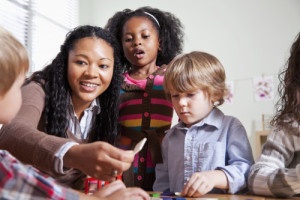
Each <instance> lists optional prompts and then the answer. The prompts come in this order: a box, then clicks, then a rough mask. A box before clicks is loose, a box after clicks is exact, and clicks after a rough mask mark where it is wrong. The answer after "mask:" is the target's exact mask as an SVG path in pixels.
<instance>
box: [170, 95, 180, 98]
mask: <svg viewBox="0 0 300 200" xmlns="http://www.w3.org/2000/svg"><path fill="white" fill-rule="evenodd" d="M177 97H179V95H178V94H173V95H171V98H177Z"/></svg>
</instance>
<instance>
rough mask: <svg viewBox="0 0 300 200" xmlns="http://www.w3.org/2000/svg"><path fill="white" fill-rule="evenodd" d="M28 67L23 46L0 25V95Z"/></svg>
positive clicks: (4, 92)
mask: <svg viewBox="0 0 300 200" xmlns="http://www.w3.org/2000/svg"><path fill="white" fill-rule="evenodd" d="M28 68H29V60H28V54H27V51H26V49H25V47H24V46H23V45H22V44H21V43H20V42H19V41H18V40H17V39H16V38H15V37H14V36H13V35H12V34H11V33H10V32H8V31H7V30H5V29H4V28H2V27H1V26H0V95H4V94H6V92H7V91H8V90H9V89H10V87H11V86H12V85H13V83H14V82H15V80H16V79H17V78H18V77H19V75H20V74H22V73H24V74H25V73H26V72H27V71H28Z"/></svg>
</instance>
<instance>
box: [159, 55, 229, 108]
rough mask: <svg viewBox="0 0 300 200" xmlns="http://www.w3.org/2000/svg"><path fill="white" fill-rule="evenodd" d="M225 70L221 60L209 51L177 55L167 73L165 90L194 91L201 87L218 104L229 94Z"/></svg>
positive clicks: (167, 91)
mask: <svg viewBox="0 0 300 200" xmlns="http://www.w3.org/2000/svg"><path fill="white" fill-rule="evenodd" d="M225 79H226V75H225V70H224V68H223V66H222V64H221V63H220V62H219V60H218V59H217V58H216V57H215V56H213V55H211V54H208V53H205V52H200V51H193V52H190V53H186V54H181V55H178V56H177V57H175V58H174V59H173V60H172V61H171V62H170V64H169V65H168V69H167V71H166V73H165V77H164V90H165V92H166V94H167V97H168V98H169V99H170V89H173V90H175V91H177V92H194V91H196V90H198V89H201V90H202V91H204V92H205V94H206V95H208V97H209V98H211V100H212V101H213V102H214V105H216V106H218V105H221V104H223V102H224V96H225V95H226V94H227V89H226V84H225Z"/></svg>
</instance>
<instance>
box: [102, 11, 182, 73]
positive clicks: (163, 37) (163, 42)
mask: <svg viewBox="0 0 300 200" xmlns="http://www.w3.org/2000/svg"><path fill="white" fill-rule="evenodd" d="M149 14H150V15H149ZM151 15H152V16H153V17H155V19H156V20H157V21H158V23H159V24H158V23H157V21H156V20H155V19H154V18H153V17H152V16H151ZM132 17H146V18H148V19H149V20H151V21H152V23H153V25H154V27H155V28H156V30H157V32H158V33H159V40H160V48H161V51H159V52H158V55H157V60H156V65H157V66H161V65H163V64H168V63H169V62H170V61H171V60H172V59H173V58H174V57H175V56H176V55H178V54H179V53H181V52H182V48H183V36H184V33H183V26H182V24H181V22H180V20H179V19H178V18H177V17H176V16H175V15H173V14H171V13H169V12H164V11H161V10H159V9H156V8H151V7H149V6H146V7H141V8H138V9H137V10H130V9H124V10H123V11H119V12H116V13H115V14H114V15H113V16H112V17H111V18H110V19H109V20H108V22H107V24H106V26H105V29H107V30H109V31H110V32H111V33H112V34H113V35H114V36H115V37H116V38H117V40H118V43H119V45H120V47H122V30H123V26H124V24H125V23H126V22H127V21H128V20H129V19H130V18H132ZM121 59H122V64H123V65H124V66H126V68H127V70H129V67H130V63H129V62H128V60H126V58H125V56H124V52H122V53H121Z"/></svg>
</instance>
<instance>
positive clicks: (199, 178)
mask: <svg viewBox="0 0 300 200" xmlns="http://www.w3.org/2000/svg"><path fill="white" fill-rule="evenodd" d="M209 174H210V173H208V172H196V173H194V174H193V175H192V176H191V178H190V179H189V181H188V182H187V183H186V184H185V186H184V188H183V190H182V192H181V195H182V196H188V197H200V196H202V195H204V194H206V193H208V192H209V191H211V190H212V189H213V188H214V186H215V184H214V181H213V179H212V177H210V176H209Z"/></svg>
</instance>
